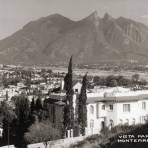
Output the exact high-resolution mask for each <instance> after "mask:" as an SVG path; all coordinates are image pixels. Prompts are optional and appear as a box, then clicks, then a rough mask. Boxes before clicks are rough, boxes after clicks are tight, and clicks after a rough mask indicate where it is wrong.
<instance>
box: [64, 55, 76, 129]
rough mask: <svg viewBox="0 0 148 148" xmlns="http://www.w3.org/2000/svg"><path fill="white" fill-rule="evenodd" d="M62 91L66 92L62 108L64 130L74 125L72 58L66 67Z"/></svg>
mask: <svg viewBox="0 0 148 148" xmlns="http://www.w3.org/2000/svg"><path fill="white" fill-rule="evenodd" d="M64 82H65V83H64V84H65V85H64V89H65V90H66V100H65V108H64V127H65V130H68V129H72V128H73V124H74V113H73V112H74V109H73V89H72V56H71V58H70V61H69V65H68V73H67V74H66V76H65V78H64Z"/></svg>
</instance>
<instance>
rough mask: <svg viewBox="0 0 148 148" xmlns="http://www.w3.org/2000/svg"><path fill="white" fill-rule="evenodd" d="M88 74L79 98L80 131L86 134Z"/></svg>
mask: <svg viewBox="0 0 148 148" xmlns="http://www.w3.org/2000/svg"><path fill="white" fill-rule="evenodd" d="M86 88H87V74H86V75H85V76H84V77H83V81H82V87H81V93H80V96H79V99H78V123H79V126H80V133H81V134H82V135H85V127H86V126H87V107H86V101H87V94H86Z"/></svg>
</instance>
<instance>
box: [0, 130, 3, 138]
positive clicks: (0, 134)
mask: <svg viewBox="0 0 148 148" xmlns="http://www.w3.org/2000/svg"><path fill="white" fill-rule="evenodd" d="M2 135H3V129H2V128H0V137H2Z"/></svg>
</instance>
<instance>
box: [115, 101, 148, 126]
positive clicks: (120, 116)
mask: <svg viewBox="0 0 148 148" xmlns="http://www.w3.org/2000/svg"><path fill="white" fill-rule="evenodd" d="M142 102H146V110H143V109H142ZM123 104H130V112H123ZM117 110H118V112H117V117H116V118H117V119H116V120H117V124H121V120H122V121H123V124H125V123H126V122H127V120H128V121H129V125H132V124H133V119H135V124H143V123H144V121H142V116H147V115H148V100H142V101H136V102H122V103H118V104H117Z"/></svg>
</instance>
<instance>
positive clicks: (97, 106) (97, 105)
mask: <svg viewBox="0 0 148 148" xmlns="http://www.w3.org/2000/svg"><path fill="white" fill-rule="evenodd" d="M96 109H97V118H99V103H97V104H96Z"/></svg>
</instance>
